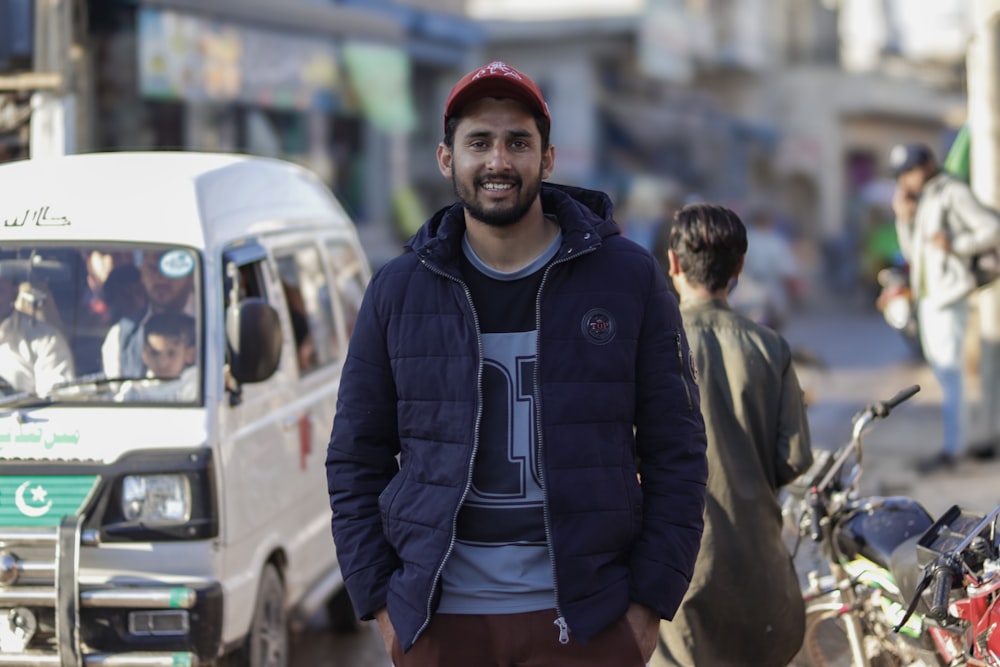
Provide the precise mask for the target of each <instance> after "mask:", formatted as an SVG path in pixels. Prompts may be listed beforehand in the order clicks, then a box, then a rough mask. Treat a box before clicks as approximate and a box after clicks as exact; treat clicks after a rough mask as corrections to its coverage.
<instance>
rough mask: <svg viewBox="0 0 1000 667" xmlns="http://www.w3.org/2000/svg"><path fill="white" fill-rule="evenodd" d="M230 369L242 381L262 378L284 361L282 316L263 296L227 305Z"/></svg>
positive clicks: (249, 381)
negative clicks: (282, 356)
mask: <svg viewBox="0 0 1000 667" xmlns="http://www.w3.org/2000/svg"><path fill="white" fill-rule="evenodd" d="M226 341H227V343H228V344H229V373H230V374H231V375H232V377H233V379H234V380H236V381H237V382H238V383H240V384H244V383H252V382H262V381H264V380H266V379H267V378H269V377H271V376H272V375H274V371H276V370H277V369H278V363H279V362H280V361H281V344H282V335H281V319H280V318H279V317H278V312H277V311H276V310H275V309H274V308H273V307H271V305H270V304H268V303H267V302H266V301H264V300H263V299H259V298H252V297H251V298H246V299H243V300H242V301H240V302H239V303H237V304H234V305H231V306H229V308H227V309H226Z"/></svg>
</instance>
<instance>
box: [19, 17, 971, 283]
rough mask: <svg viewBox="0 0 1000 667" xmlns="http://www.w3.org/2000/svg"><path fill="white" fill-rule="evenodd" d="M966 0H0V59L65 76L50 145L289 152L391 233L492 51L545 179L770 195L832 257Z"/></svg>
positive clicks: (933, 90)
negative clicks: (543, 101) (526, 101)
mask: <svg viewBox="0 0 1000 667" xmlns="http://www.w3.org/2000/svg"><path fill="white" fill-rule="evenodd" d="M966 4H967V3H966V0H935V2H931V3H928V2H917V0H617V1H616V2H607V0H544V1H543V2H539V1H538V0H340V1H337V0H54V1H53V2H46V3H37V7H50V6H59V7H63V8H71V12H70V21H71V26H68V27H67V26H64V30H63V31H62V32H60V30H58V29H56V28H55V27H54V28H53V29H49V26H50V23H51V25H52V26H57V23H55V22H50V21H48V19H46V17H32V16H30V8H31V7H34V6H36V2H35V0H0V75H2V74H3V73H4V72H5V71H6V72H9V71H11V70H18V69H21V70H23V69H24V68H25V67H26V66H28V67H30V66H31V64H32V54H34V60H35V61H36V64H37V63H39V62H40V63H43V65H40V66H39V67H36V69H39V68H41V67H43V66H44V67H47V68H52V67H54V68H56V69H59V70H60V71H63V72H64V73H65V75H66V77H67V80H68V81H69V83H70V84H71V85H70V86H69V87H68V90H63V91H62V97H61V98H59V99H55V100H54V104H51V105H49V107H51V109H52V113H51V114H49V115H48V116H46V117H45V120H46V121H47V122H46V123H42V122H37V123H33V125H35V126H36V127H38V128H44V127H54V126H58V125H60V124H62V125H63V127H65V128H72V131H68V132H66V133H65V134H66V136H60V137H59V138H58V139H59V141H58V142H53V143H59V144H60V145H65V146H68V147H69V150H74V151H91V150H109V149H110V150H117V149H140V148H158V149H163V148H179V149H204V150H221V151H243V152H249V153H255V154H264V155H275V156H280V157H284V158H289V159H292V160H296V161H299V162H302V163H305V164H307V165H308V166H310V167H312V168H313V169H315V170H316V171H317V172H319V173H320V174H321V175H322V176H323V177H324V178H325V179H326V180H327V181H328V182H329V183H330V185H331V187H332V188H333V189H334V190H335V191H336V192H337V194H338V195H340V196H341V197H342V198H343V199H344V200H345V202H346V203H347V205H348V207H349V208H350V209H351V212H352V214H354V216H355V217H356V218H357V219H359V220H360V221H362V222H366V221H370V222H371V223H372V226H374V227H378V228H380V229H384V230H386V231H387V232H388V233H390V234H393V233H395V234H397V235H402V236H405V235H406V234H407V233H408V232H409V231H410V230H412V229H413V227H415V225H417V224H419V222H420V221H421V220H422V219H423V217H424V215H425V214H426V213H427V212H428V211H429V210H432V209H434V208H436V207H437V206H440V205H442V204H444V203H446V202H448V201H450V200H451V199H452V198H453V194H452V192H451V184H450V183H448V182H446V181H445V180H444V179H442V178H441V177H440V174H439V173H438V171H437V168H436V166H435V164H434V159H433V155H434V152H435V149H436V146H437V144H438V142H439V141H440V139H441V125H440V118H441V113H442V111H443V105H444V100H445V99H446V97H447V94H448V91H449V89H450V87H451V85H452V84H453V83H454V82H455V81H456V80H457V78H458V77H459V76H461V75H462V74H464V73H465V72H466V71H468V70H469V69H471V68H472V67H475V66H477V65H480V64H482V63H483V62H485V61H487V60H490V59H494V58H499V59H503V60H506V61H508V62H510V63H511V64H512V65H514V66H516V67H519V68H522V69H524V70H525V71H527V72H529V73H530V74H531V75H532V77H533V78H535V79H536V80H537V81H538V83H539V85H540V86H541V87H542V89H543V90H544V92H545V95H546V98H547V100H548V102H549V105H550V107H551V108H552V112H553V115H554V116H555V118H556V122H555V124H554V127H553V135H552V138H553V142H554V143H555V145H556V149H557V160H556V170H555V173H554V175H553V179H555V180H561V181H567V182H572V183H577V184H580V185H585V186H596V187H601V188H604V189H606V190H608V191H610V192H611V193H612V195H614V196H615V197H616V199H618V200H619V201H620V200H622V199H624V197H625V195H626V194H627V193H628V191H629V188H630V187H631V184H632V183H633V181H634V180H635V179H636V176H637V175H641V176H642V177H653V178H657V179H661V180H662V181H663V182H665V183H670V184H672V187H675V188H679V189H680V190H681V191H682V192H684V193H686V194H687V195H688V196H698V197H701V198H704V199H712V200H716V201H723V202H725V203H728V204H731V205H733V206H736V207H737V208H739V207H741V206H746V205H748V204H749V203H751V202H759V201H761V200H766V201H770V202H772V203H774V204H775V206H776V208H777V209H778V212H779V214H780V215H781V217H782V218H783V220H784V221H785V224H786V225H787V227H788V228H789V229H790V230H791V231H792V232H793V233H796V234H798V235H799V236H800V237H801V238H805V239H807V240H811V241H814V242H815V243H814V245H815V246H816V247H817V248H819V247H822V248H825V249H827V251H828V255H829V260H830V262H829V263H830V264H837V263H838V262H841V261H844V262H849V261H850V253H851V251H852V245H851V244H853V243H856V242H857V239H858V238H859V236H860V235H862V231H863V230H862V227H863V225H864V224H865V223H864V220H865V219H866V217H867V216H868V209H869V208H871V206H872V205H875V204H878V203H880V202H884V201H885V197H886V194H887V187H886V181H885V175H886V174H885V171H886V166H885V159H886V156H887V154H888V149H889V147H890V146H891V145H892V144H893V143H896V142H898V141H903V140H921V141H925V142H927V143H929V144H930V145H932V146H934V147H935V148H938V149H939V150H941V151H943V150H944V149H945V148H946V147H947V144H948V142H949V140H950V138H951V136H952V134H953V132H954V130H955V129H956V128H957V127H958V125H959V124H960V123H961V121H962V113H963V110H964V108H965V88H964V81H963V78H964V45H965V41H966V40H967V35H968V34H969V33H968V17H967V16H966V14H967V8H966V7H965V5H966ZM916 5H919V9H918V10H915V9H914V7H915V6H916ZM49 18H51V17H49ZM42 19H45V20H44V21H43V20H42ZM53 54H55V55H53ZM60 58H61V60H60ZM32 94H33V93H32V90H31V89H30V88H24V89H21V90H12V89H8V90H7V92H5V91H4V89H3V87H2V86H0V160H2V159H5V158H4V153H6V155H7V156H8V157H18V156H23V155H24V154H25V153H26V149H25V146H26V144H27V142H28V141H29V138H30V137H29V133H28V132H27V131H26V127H27V123H26V122H25V121H26V118H27V117H28V114H27V113H26V111H30V109H29V101H30V100H31V99H33V98H32V97H31V95H32ZM34 94H35V95H37V94H38V91H37V90H36V91H35V92H34ZM50 97H51V95H50ZM60 100H61V101H60ZM50 101H52V100H50ZM49 107H46V106H40V107H39V108H40V109H42V110H45V109H47V108H49ZM38 115H39V114H38V112H36V116H38ZM35 139H36V140H44V139H45V137H44V134H42V133H41V132H36V136H35ZM35 143H36V144H37V141H35ZM844 253H846V254H844ZM841 255H843V257H841ZM838 258H839V259H838Z"/></svg>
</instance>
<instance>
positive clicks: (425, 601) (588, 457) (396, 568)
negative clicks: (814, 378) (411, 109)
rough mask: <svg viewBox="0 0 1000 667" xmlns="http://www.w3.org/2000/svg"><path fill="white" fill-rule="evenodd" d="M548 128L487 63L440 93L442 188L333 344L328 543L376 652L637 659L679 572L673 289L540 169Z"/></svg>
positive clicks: (688, 529)
mask: <svg viewBox="0 0 1000 667" xmlns="http://www.w3.org/2000/svg"><path fill="white" fill-rule="evenodd" d="M550 122H551V121H550V116H549V112H548V107H547V106H546V104H545V101H544V99H543V98H542V95H541V93H540V91H539V89H538V87H537V86H536V85H535V83H534V82H533V81H532V80H531V79H529V78H528V77H527V76H526V75H524V74H523V73H521V72H519V71H517V70H515V69H514V68H512V67H509V66H507V65H505V64H504V63H501V62H494V63H491V64H489V65H487V66H485V67H482V68H481V69H477V70H474V71H472V72H470V73H469V74H468V75H466V76H465V77H464V78H463V79H461V80H460V81H459V82H458V83H457V84H456V86H455V87H454V88H453V89H452V92H451V95H450V96H449V98H448V101H447V103H446V105H445V136H444V140H443V142H442V143H441V144H440V145H439V146H438V150H437V162H438V168H439V170H440V171H441V174H442V175H443V176H444V177H445V178H449V179H451V181H452V184H453V186H454V189H455V193H456V195H457V197H458V199H459V202H458V203H456V204H455V205H453V206H450V207H447V208H444V209H442V210H441V211H439V212H438V213H437V214H435V215H434V216H433V217H432V218H431V219H430V220H429V221H427V223H426V224H425V225H424V226H423V227H422V228H421V229H420V231H419V232H418V233H417V234H416V235H415V236H414V238H412V239H411V240H410V241H409V242H408V245H407V247H408V250H409V252H408V253H406V254H404V255H402V256H401V257H399V258H397V259H395V260H393V261H391V262H390V263H389V264H388V265H386V266H385V267H384V268H383V269H381V270H380V271H379V272H378V273H377V274H376V276H375V277H374V278H373V279H372V281H371V284H370V285H369V287H368V291H367V293H366V295H365V298H364V301H363V304H362V307H361V312H360V313H359V315H358V320H357V323H356V325H355V329H354V335H353V337H352V339H351V345H350V350H349V352H348V357H347V361H346V363H345V366H344V371H343V379H342V381H341V386H340V395H339V401H338V405H337V416H336V418H335V420H334V424H333V432H332V436H331V440H330V446H329V450H328V453H327V463H326V466H327V479H328V484H329V491H330V505H331V508H332V510H333V519H332V527H333V537H334V542H335V543H336V546H337V554H338V557H339V559H340V564H341V568H342V570H343V573H344V579H345V581H346V584H347V589H348V592H349V594H350V597H351V599H352V600H353V602H354V606H355V609H356V611H357V612H358V614H359V615H360V616H361V617H362V618H363V619H371V618H373V617H374V618H377V620H378V623H379V627H380V629H381V631H382V635H383V639H384V642H385V645H386V649H387V650H388V651H389V652H390V654H391V655H392V657H393V660H394V662H395V664H396V665H397V667H409V666H416V665H419V666H420V667H450V666H455V667H458V666H461V667H467V666H468V665H483V664H514V663H515V662H516V663H517V664H523V665H529V664H530V665H546V666H547V667H559V666H560V665H575V666H586V665H595V666H596V665H601V666H603V667H606V666H607V665H616V667H639V666H641V665H643V664H644V663H645V661H646V660H647V659H648V658H649V656H650V655H651V654H652V652H653V649H654V647H655V643H656V633H657V627H658V622H659V619H660V618H661V617H663V618H670V617H671V616H672V615H673V613H674V611H675V609H676V607H677V604H678V603H679V602H680V599H681V597H682V596H683V594H684V591H685V590H686V588H687V585H688V580H689V578H690V575H691V572H692V568H693V566H694V561H695V557H696V555H697V550H698V544H699V542H700V537H701V531H702V511H703V507H704V492H705V488H704V484H705V478H706V474H707V465H706V460H705V434H704V423H703V421H702V417H701V412H700V410H699V400H698V387H697V385H696V384H695V380H694V376H693V374H692V369H691V367H690V365H689V361H688V360H689V350H688V347H687V341H686V338H685V336H684V332H683V328H682V325H681V320H680V316H679V312H678V310H677V306H676V302H675V301H674V300H673V299H671V298H670V297H669V295H668V292H667V286H666V280H665V277H664V276H663V273H662V272H661V271H660V270H659V267H658V265H657V263H656V260H655V259H654V258H653V257H652V255H650V254H649V253H648V252H647V251H645V250H643V249H641V248H639V247H638V246H637V245H635V244H634V243H632V242H631V241H628V240H626V239H624V238H622V237H621V236H620V235H619V233H618V228H617V225H616V224H615V222H614V220H613V219H612V216H611V203H610V200H609V199H608V197H607V196H606V195H604V194H603V193H599V192H594V191H589V190H583V189H579V188H571V187H565V186H558V185H550V184H543V182H542V181H543V180H544V179H546V178H548V176H549V175H550V173H551V172H552V168H553V164H554V159H555V149H554V148H553V147H552V146H551V145H550V143H549V127H550ZM397 456H398V461H399V463H398V464H397ZM637 473H638V474H639V475H641V479H642V483H641V486H640V484H639V480H638V478H637Z"/></svg>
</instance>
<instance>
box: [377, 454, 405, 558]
mask: <svg viewBox="0 0 1000 667" xmlns="http://www.w3.org/2000/svg"><path fill="white" fill-rule="evenodd" d="M402 487H403V471H402V470H400V471H399V472H397V473H396V476H395V477H393V478H392V479H391V480H389V483H388V484H386V485H385V488H384V489H382V493H380V494H378V512H379V516H380V517H381V518H382V535H384V536H385V539H386V540H387V541H388V542H390V543H391V542H392V538H391V535H390V534H389V519H390V517H391V516H392V506H393V504H394V503H395V500H396V496H397V495H399V490H400V489H401V488H402Z"/></svg>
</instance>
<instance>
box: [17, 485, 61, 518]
mask: <svg viewBox="0 0 1000 667" xmlns="http://www.w3.org/2000/svg"><path fill="white" fill-rule="evenodd" d="M29 486H31V482H25V483H24V484H22V485H21V486H19V487H17V491H16V492H15V493H14V505H16V506H17V509H18V510H19V511H20V512H21V514H23V515H24V516H27V517H31V518H32V519H37V518H38V517H40V516H44V515H45V513H46V512H48V511H49V510H50V509H52V501H51V500H46V498H47V496H48V495H49V493H48V491H46V490H45V488H44V487H42V485H41V484H36V485H35V488H33V489H31V503H30V504H29V502H28V500H27V499H26V498H25V497H24V496H25V494H26V493H27V492H28V487H29ZM39 503H44V504H41V505H39Z"/></svg>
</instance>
